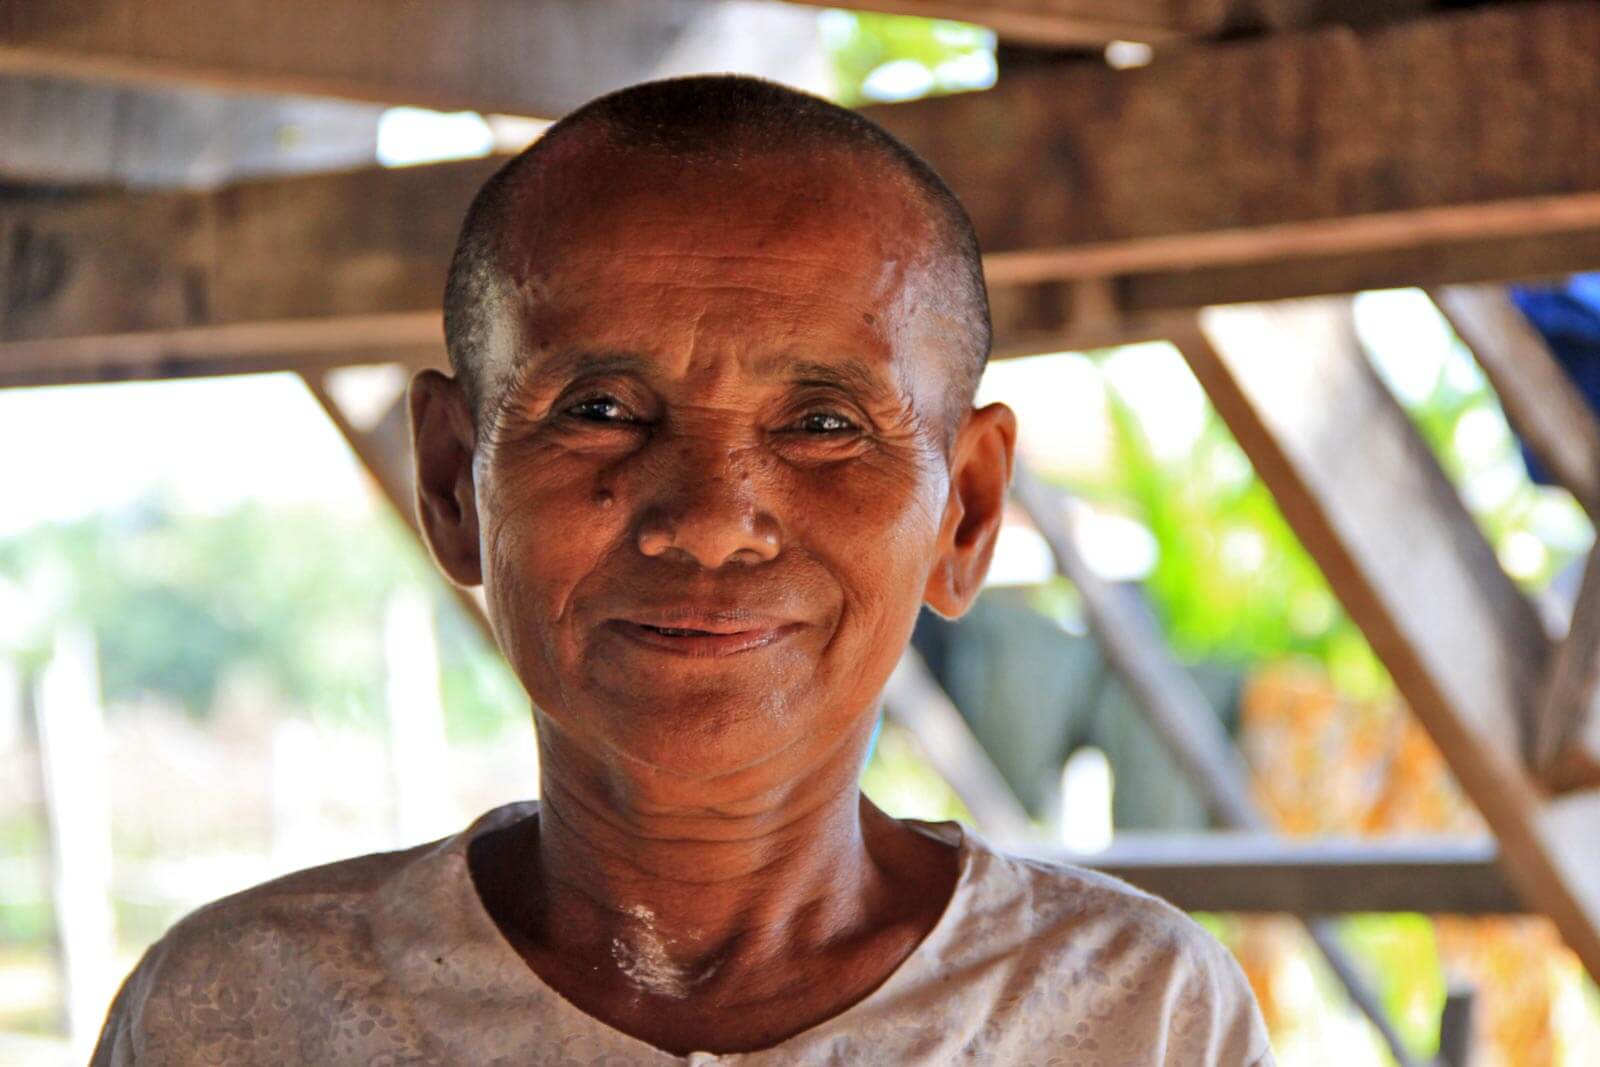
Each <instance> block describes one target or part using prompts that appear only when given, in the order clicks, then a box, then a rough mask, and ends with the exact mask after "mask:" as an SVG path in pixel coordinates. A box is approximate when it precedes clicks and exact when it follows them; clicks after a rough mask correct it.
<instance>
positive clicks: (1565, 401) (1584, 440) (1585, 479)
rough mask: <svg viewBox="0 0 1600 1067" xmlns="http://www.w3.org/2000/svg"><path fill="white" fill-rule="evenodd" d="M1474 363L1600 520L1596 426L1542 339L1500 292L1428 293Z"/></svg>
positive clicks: (1453, 289)
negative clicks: (1469, 350)
mask: <svg viewBox="0 0 1600 1067" xmlns="http://www.w3.org/2000/svg"><path fill="white" fill-rule="evenodd" d="M1429 295H1430V296H1432V298H1433V300H1434V303H1436V304H1437V305H1438V306H1439V310H1440V311H1442V312H1443V313H1444V317H1445V318H1446V319H1448V320H1449V322H1450V325H1451V326H1452V327H1453V328H1454V329H1455V331H1456V333H1457V334H1458V335H1459V336H1460V338H1461V340H1462V341H1463V342H1465V343H1466V346H1467V347H1468V348H1470V349H1471V350H1472V353H1473V355H1474V356H1476V357H1477V360H1478V364H1479V365H1480V366H1481V367H1482V368H1483V373H1484V375H1485V376H1486V377H1487V378H1488V379H1489V383H1490V384H1491V385H1493V386H1494V390H1495V392H1496V393H1497V394H1499V397H1500V404H1501V406H1502V407H1503V408H1504V409H1505V413H1506V421H1507V422H1509V423H1510V424H1511V428H1512V429H1513V430H1515V431H1516V432H1517V436H1519V437H1521V438H1522V439H1523V440H1524V441H1526V442H1527V444H1528V448H1529V450H1530V451H1532V452H1533V454H1534V455H1535V456H1536V457H1537V458H1538V460H1539V462H1540V463H1541V464H1542V465H1543V466H1544V468H1545V470H1547V471H1549V472H1550V476H1551V477H1552V478H1554V479H1555V480H1556V482H1557V484H1559V485H1561V486H1563V487H1564V488H1566V490H1567V491H1568V492H1570V493H1571V494H1572V495H1573V496H1574V497H1576V498H1577V500H1578V503H1580V504H1582V505H1583V509H1584V510H1585V511H1587V512H1588V513H1589V517H1590V518H1591V519H1600V422H1597V421H1596V420H1595V416H1594V412H1593V411H1591V410H1590V408H1589V405H1588V404H1587V403H1586V402H1585V401H1584V399H1583V395H1582V394H1581V393H1579V392H1578V387H1577V386H1576V385H1575V384H1574V383H1573V381H1572V376H1571V375H1569V374H1568V373H1567V372H1566V371H1565V370H1563V369H1562V367H1561V365H1560V364H1559V363H1557V362H1556V359H1555V356H1554V355H1553V354H1552V353H1551V352H1550V349H1549V347H1548V346H1547V345H1546V344H1545V342H1544V338H1542V337H1540V336H1539V334H1538V332H1537V331H1535V330H1534V328H1533V326H1532V325H1531V324H1530V323H1529V322H1528V320H1527V318H1526V317H1525V316H1524V315H1523V314H1522V312H1520V311H1518V310H1517V308H1516V306H1515V305H1514V304H1512V303H1511V298H1510V297H1509V296H1508V295H1507V294H1506V292H1505V289H1504V288H1503V287H1500V286H1488V285H1473V286H1448V287H1445V288H1441V289H1436V290H1434V291H1432V292H1431V293H1430V294H1429Z"/></svg>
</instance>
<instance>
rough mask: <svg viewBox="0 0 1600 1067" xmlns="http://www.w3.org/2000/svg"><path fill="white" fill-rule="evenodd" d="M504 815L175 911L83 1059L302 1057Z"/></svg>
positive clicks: (432, 911) (421, 925) (409, 937)
mask: <svg viewBox="0 0 1600 1067" xmlns="http://www.w3.org/2000/svg"><path fill="white" fill-rule="evenodd" d="M517 809H518V806H508V807H507V808H502V809H496V810H495V811H493V812H490V813H488V814H487V815H485V816H483V817H482V818H480V819H479V820H478V821H477V822H476V823H474V824H473V826H472V827H469V828H468V829H467V830H466V831H464V832H463V833H461V834H458V835H456V836H454V837H450V838H446V839H444V840H442V841H438V842H433V843H430V844H426V845H419V846H417V847H415V848H410V849H406V850H403V851H397V852H381V853H373V854H370V855H366V856H358V857H356V858H354V859H348V860H341V861H339V862H337V863H330V864H327V865H324V866H320V867H312V868H309V869H306V870H302V871H296V872H294V873H292V874H288V875H284V876H283V877H281V878H276V879H273V880H272V881H269V882H265V883H262V884H261V885H258V886H255V887H253V888H250V889H246V890H244V891H243V892H240V893H235V894H232V895H230V896H226V897H223V898H221V899H220V900H216V901H213V902H212V903H210V904H206V905H205V906H203V907H201V908H198V909H196V910H195V911H193V912H191V913H189V914H188V915H186V916H185V917H184V918H182V919H180V920H179V921H178V922H177V923H175V924H174V925H173V926H172V928H171V929H170V930H168V931H167V933H166V934H165V935H164V936H163V937H162V938H161V939H160V940H159V941H157V942H156V943H155V944H153V945H152V946H150V948H149V950H148V951H147V952H146V953H145V954H144V957H143V958H142V959H141V960H140V961H139V963H138V965H137V966H136V967H135V968H134V970H133V971H132V973H130V974H129V975H128V977H127V979H126V980H125V981H124V983H123V985H122V988H121V990H120V991H119V992H118V994H117V996H116V999H115V1000H114V1001H113V1003H112V1006H111V1010H110V1012H109V1014H108V1015H107V1018H106V1022H105V1026H104V1028H103V1030H102V1033H101V1038H100V1047H99V1049H98V1050H97V1052H96V1058H95V1060H94V1063H95V1064H97V1065H99V1064H107V1065H109V1064H118V1065H121V1064H129V1063H135V1062H138V1063H145V1062H154V1063H169V1062H170V1063H178V1062H189V1060H190V1058H193V1055H197V1054H200V1053H204V1055H207V1056H211V1057H212V1059H213V1060H215V1061H216V1062H239V1063H242V1062H256V1061H255V1060H248V1058H247V1057H246V1056H245V1051H244V1050H246V1049H249V1050H253V1051H252V1054H254V1052H259V1051H260V1050H261V1049H263V1048H267V1047H269V1046H271V1045H273V1044H274V1043H277V1044H278V1046H279V1047H280V1050H282V1049H288V1048H290V1047H294V1048H298V1049H301V1050H302V1051H307V1052H308V1055H310V1053H309V1051H308V1050H309V1049H310V1047H311V1046H309V1045H306V1041H308V1040H309V1039H310V1037H309V1035H312V1034H314V1033H318V1032H322V1031H327V1030H329V1029H330V1027H331V1022H332V1021H333V1020H331V1018H330V1017H329V1014H330V1012H331V1013H335V1014H337V1013H340V1012H345V1011H346V1009H348V1008H349V1006H350V1005H351V1004H353V1003H355V1002H356V1001H359V1000H361V999H362V998H363V997H364V996H365V995H366V994H367V993H368V992H370V991H372V990H375V989H377V988H379V987H381V986H383V984H384V983H385V982H386V981H387V980H389V974H390V972H391V971H392V970H393V964H394V960H393V959H392V958H391V957H393V956H394V955H395V953H396V952H397V951H401V950H403V949H404V948H405V947H407V946H409V945H411V944H412V943H413V942H416V941H417V931H418V930H419V929H420V930H426V929H428V928H430V927H433V926H438V925H440V924H441V923H442V924H444V925H446V926H448V925H449V923H450V916H449V915H448V914H447V913H448V911H449V910H450V909H451V908H453V907H456V906H457V905H458V904H459V900H458V899H457V897H458V896H459V894H460V893H461V892H462V891H463V890H462V887H461V885H460V884H459V883H461V882H462V881H463V879H462V878H461V877H460V876H459V872H457V871H456V870H455V868H456V867H459V866H460V864H461V863H462V862H464V857H463V856H462V855H460V854H461V853H464V850H465V842H466V841H468V840H470V839H471V837H472V835H473V834H474V833H475V832H478V831H481V829H483V828H487V827H492V826H494V825H497V824H499V823H501V822H504V821H507V820H508V819H510V818H513V817H515V816H516V814H517V813H518V810H517ZM397 945H398V948H397ZM402 954H403V953H402ZM157 1050H159V1054H158V1052H157ZM192 1054H193V1055H192ZM316 1058H317V1057H316V1055H310V1059H302V1060H301V1061H302V1062H310V1060H313V1059H316ZM294 1059H295V1056H294V1055H289V1056H288V1057H287V1058H286V1059H285V1060H283V1061H282V1062H290V1061H293V1060H294ZM208 1062H210V1061H208Z"/></svg>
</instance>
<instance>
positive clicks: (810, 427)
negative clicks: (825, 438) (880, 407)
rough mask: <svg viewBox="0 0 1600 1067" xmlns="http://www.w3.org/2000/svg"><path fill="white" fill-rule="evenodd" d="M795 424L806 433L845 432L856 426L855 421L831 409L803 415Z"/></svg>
mask: <svg viewBox="0 0 1600 1067" xmlns="http://www.w3.org/2000/svg"><path fill="white" fill-rule="evenodd" d="M797 425H798V426H799V428H800V429H802V430H804V431H805V432H806V433H847V432H848V431H850V430H854V429H855V428H856V424H855V423H853V422H851V421H850V420H849V419H847V418H845V417H844V416H843V415H838V414H835V413H834V412H831V411H815V412H812V413H811V414H809V415H803V416H801V418H800V421H799V423H797Z"/></svg>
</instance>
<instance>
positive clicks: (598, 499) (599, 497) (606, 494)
mask: <svg viewBox="0 0 1600 1067" xmlns="http://www.w3.org/2000/svg"><path fill="white" fill-rule="evenodd" d="M594 502H595V503H596V504H598V505H600V506H601V507H603V508H609V507H610V506H611V505H612V504H615V503H616V502H617V498H616V496H615V495H614V494H613V493H612V492H611V490H609V489H600V490H597V491H596V492H595V494H594Z"/></svg>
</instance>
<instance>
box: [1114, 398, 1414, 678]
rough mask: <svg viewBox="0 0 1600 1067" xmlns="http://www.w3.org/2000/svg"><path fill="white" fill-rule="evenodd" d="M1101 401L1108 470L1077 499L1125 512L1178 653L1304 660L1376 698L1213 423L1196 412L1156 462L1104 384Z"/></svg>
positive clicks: (1270, 507) (1322, 585) (1290, 536)
mask: <svg viewBox="0 0 1600 1067" xmlns="http://www.w3.org/2000/svg"><path fill="white" fill-rule="evenodd" d="M1106 396H1107V403H1108V405H1109V414H1110V421H1111V429H1112V438H1113V445H1114V450H1115V456H1116V460H1115V469H1114V472H1113V473H1112V475H1111V477H1110V478H1108V479H1107V481H1106V482H1105V483H1103V484H1101V485H1099V486H1093V487H1087V490H1086V495H1088V496H1091V497H1093V498H1096V499H1098V500H1099V501H1101V502H1102V503H1104V504H1105V505H1107V506H1109V507H1113V508H1117V509H1126V510H1128V511H1130V512H1131V513H1132V514H1133V517H1135V518H1137V519H1138V520H1139V521H1140V522H1142V523H1143V524H1144V525H1145V526H1146V527H1147V528H1148V529H1149V530H1150V532H1151V534H1152V536H1154V538H1155V540H1156V543H1157V545H1158V553H1157V558H1156V563H1155V568H1154V570H1153V571H1152V573H1151V574H1150V576H1149V578H1148V580H1147V582H1146V588H1147V589H1148V591H1149V593H1150V595H1151V599H1152V601H1153V602H1154V604H1155V605H1156V607H1157V610H1158V612H1159V614H1160V616H1161V619H1162V623H1163V626H1164V628H1165V630H1166V632H1167V634H1168V637H1169V639H1170V640H1171V642H1172V644H1173V647H1174V648H1175V649H1176V650H1177V651H1178V652H1179V654H1180V655H1183V656H1185V657H1189V658H1201V657H1207V658H1212V659H1218V660H1232V661H1236V662H1240V663H1253V662H1258V661H1264V660H1265V661H1270V660H1274V659H1282V658H1285V657H1290V656H1299V655H1303V656H1310V657H1313V658H1315V659H1317V660H1318V661H1320V662H1321V663H1323V664H1325V665H1326V666H1327V667H1328V669H1329V670H1330V671H1331V672H1333V673H1334V675H1335V676H1336V681H1337V682H1338V683H1339V684H1340V685H1341V687H1342V688H1344V689H1346V690H1347V691H1351V692H1356V693H1362V694H1370V693H1373V692H1375V691H1378V690H1381V689H1382V688H1383V687H1384V686H1385V685H1386V684H1387V683H1386V677H1387V676H1386V675H1385V673H1384V671H1383V668H1382V666H1381V665H1380V664H1379V663H1378V661H1377V659H1376V658H1375V657H1374V656H1373V655H1372V653H1371V651H1370V650H1369V649H1368V647H1367V644H1366V641H1365V639H1364V638H1363V637H1362V636H1361V633H1360V631H1359V630H1358V629H1356V627H1355V626H1354V624H1353V623H1351V621H1350V619H1349V617H1348V616H1346V615H1345V614H1344V612H1343V611H1342V610H1341V609H1340V607H1339V603H1338V601H1337V599H1335V597H1334V595H1333V593H1332V591H1331V590H1330V589H1329V588H1328V585H1327V582H1326V581H1325V580H1324V579H1323V577H1322V572H1321V571H1320V570H1319V569H1318V568H1317V565H1316V563H1315V562H1314V561H1313V560H1312V559H1311V557H1310V556H1309V555H1308V554H1307V552H1306V551H1305V549H1304V548H1303V547H1302V546H1301V545H1300V542H1299V540H1298V539H1297V538H1296V537H1295V535H1294V532H1293V531H1292V530H1291V529H1290V528H1289V526H1288V524H1287V523H1286V522H1285V521H1284V519H1283V516H1282V514H1281V513H1280V512H1279V511H1278V507H1277V503H1276V502H1275V501H1274V500H1273V498H1272V494H1271V493H1269V492H1268V491H1267V489H1266V487H1265V486H1264V485H1263V484H1262V483H1261V481H1260V480H1259V479H1258V478H1256V477H1255V475H1254V473H1253V472H1252V471H1251V468H1250V464H1249V461H1248V460H1247V459H1246V458H1245V456H1244V454H1243V453H1242V452H1241V451H1240V449H1239V446H1238V444H1237V443H1236V442H1235V441H1234V440H1233V437H1232V435H1231V434H1229V432H1228V430H1227V428H1226V426H1224V425H1223V423H1222V420H1221V419H1220V418H1219V417H1218V416H1217V414H1216V412H1215V411H1214V410H1213V409H1211V408H1210V407H1209V406H1208V407H1207V408H1206V412H1205V421H1204V424H1203V426H1202V428H1201V431H1200V434H1199V436H1198V439H1197V440H1196V441H1195V443H1194V446H1193V447H1192V448H1190V449H1188V450H1187V451H1185V452H1184V453H1183V454H1181V455H1179V456H1177V457H1175V458H1167V459H1164V458H1160V457H1158V456H1157V455H1156V453H1155V451H1154V449H1153V448H1152V447H1151V444H1150V439H1149V435H1148V433H1147V431H1146V428H1145V427H1144V425H1143V424H1142V423H1141V421H1140V419H1139V417H1138V416H1137V414H1136V413H1135V412H1134V410H1133V409H1132V408H1131V407H1130V406H1129V404H1128V402H1127V401H1126V400H1125V399H1124V398H1123V397H1122V395H1121V394H1120V393H1119V392H1118V391H1117V389H1116V388H1115V386H1114V385H1113V386H1112V387H1111V388H1108V389H1107V391H1106Z"/></svg>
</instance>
